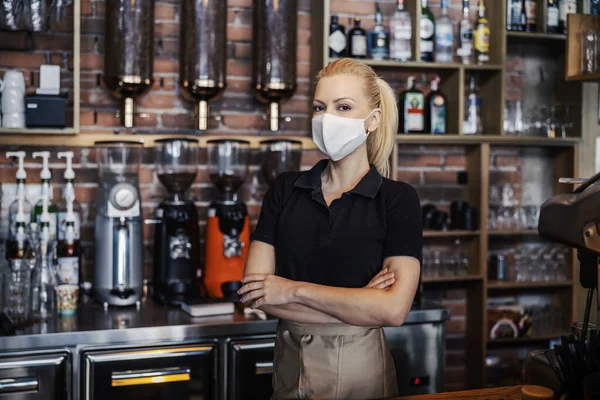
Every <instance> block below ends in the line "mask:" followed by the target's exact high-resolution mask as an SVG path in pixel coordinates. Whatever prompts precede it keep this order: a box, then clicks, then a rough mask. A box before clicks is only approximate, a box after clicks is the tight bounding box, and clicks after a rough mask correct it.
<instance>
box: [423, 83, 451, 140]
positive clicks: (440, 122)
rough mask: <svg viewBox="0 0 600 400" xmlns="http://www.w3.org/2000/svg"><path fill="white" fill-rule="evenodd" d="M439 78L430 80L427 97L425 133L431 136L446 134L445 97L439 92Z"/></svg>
mask: <svg viewBox="0 0 600 400" xmlns="http://www.w3.org/2000/svg"><path fill="white" fill-rule="evenodd" d="M439 84H440V78H439V77H435V78H434V79H432V80H431V91H430V92H429V94H428V95H427V100H426V101H425V104H426V107H427V108H426V122H427V131H429V132H430V133H432V134H440V133H442V134H443V133H446V132H447V118H446V115H447V113H446V104H447V103H446V97H445V96H444V95H443V94H441V93H440V91H439Z"/></svg>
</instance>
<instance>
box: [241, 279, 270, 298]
mask: <svg viewBox="0 0 600 400" xmlns="http://www.w3.org/2000/svg"><path fill="white" fill-rule="evenodd" d="M264 285H265V284H264V282H262V281H258V282H250V283H246V284H245V285H244V286H242V287H241V288H240V290H238V291H237V294H239V295H242V294H244V293H248V292H251V291H253V290H257V289H262V288H263V286H264Z"/></svg>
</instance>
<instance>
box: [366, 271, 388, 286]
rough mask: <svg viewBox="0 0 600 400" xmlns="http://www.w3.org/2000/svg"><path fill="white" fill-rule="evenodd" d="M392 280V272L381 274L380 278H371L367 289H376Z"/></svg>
mask: <svg viewBox="0 0 600 400" xmlns="http://www.w3.org/2000/svg"><path fill="white" fill-rule="evenodd" d="M392 278H394V273H393V272H388V273H386V274H383V275H381V276H376V277H375V278H373V280H372V281H371V282H370V283H369V286H368V287H369V288H378V286H379V285H380V284H382V283H383V282H385V281H388V280H390V279H392Z"/></svg>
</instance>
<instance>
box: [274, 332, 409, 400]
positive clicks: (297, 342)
mask: <svg viewBox="0 0 600 400" xmlns="http://www.w3.org/2000/svg"><path fill="white" fill-rule="evenodd" d="M273 391H274V394H273V397H271V400H284V399H286V400H287V399H311V400H312V399H328V400H334V399H360V400H367V399H383V398H387V397H394V396H397V395H398V392H397V391H398V389H397V384H396V369H395V367H394V361H393V360H392V356H391V354H390V352H389V350H388V348H387V345H386V342H385V337H384V334H383V329H382V328H363V327H357V326H350V325H307V324H298V323H292V322H285V321H279V324H278V326H277V340H276V343H275V357H274V372H273Z"/></svg>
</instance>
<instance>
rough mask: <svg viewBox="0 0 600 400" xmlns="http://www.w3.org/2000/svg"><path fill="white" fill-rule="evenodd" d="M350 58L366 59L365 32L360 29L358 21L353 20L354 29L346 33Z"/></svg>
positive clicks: (356, 19)
mask: <svg viewBox="0 0 600 400" xmlns="http://www.w3.org/2000/svg"><path fill="white" fill-rule="evenodd" d="M348 42H350V57H353V58H367V50H368V48H367V32H365V30H364V29H363V28H361V27H360V19H359V18H354V27H353V28H352V29H351V30H350V32H348Z"/></svg>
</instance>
